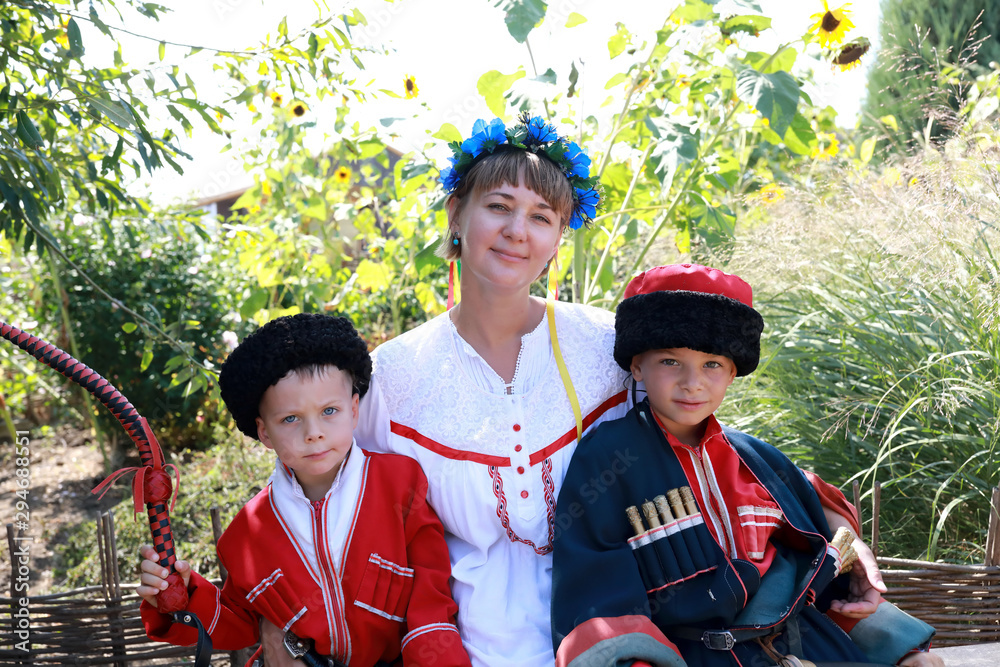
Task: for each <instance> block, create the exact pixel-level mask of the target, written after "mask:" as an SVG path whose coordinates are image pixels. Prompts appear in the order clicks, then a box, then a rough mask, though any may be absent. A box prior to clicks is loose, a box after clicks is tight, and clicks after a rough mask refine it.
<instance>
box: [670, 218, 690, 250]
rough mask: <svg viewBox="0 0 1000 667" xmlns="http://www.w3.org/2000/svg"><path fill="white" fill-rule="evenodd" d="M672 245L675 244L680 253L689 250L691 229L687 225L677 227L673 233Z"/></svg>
mask: <svg viewBox="0 0 1000 667" xmlns="http://www.w3.org/2000/svg"><path fill="white" fill-rule="evenodd" d="M674 245H675V246H677V252H679V253H681V254H682V255H686V254H688V253H689V252H691V231H690V229H689V228H688V227H687V225H685V226H684V227H682V228H680V229H678V230H677V233H676V234H674Z"/></svg>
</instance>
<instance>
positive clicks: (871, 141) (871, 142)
mask: <svg viewBox="0 0 1000 667" xmlns="http://www.w3.org/2000/svg"><path fill="white" fill-rule="evenodd" d="M877 143H878V137H868V138H867V139H865V140H864V141H863V142H862V143H861V155H860V157H861V164H868V163H869V162H871V161H872V157H873V156H874V155H875V144H877Z"/></svg>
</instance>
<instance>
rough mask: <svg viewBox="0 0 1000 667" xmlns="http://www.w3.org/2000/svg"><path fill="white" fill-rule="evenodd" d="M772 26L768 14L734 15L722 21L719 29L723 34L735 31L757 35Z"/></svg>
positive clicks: (730, 33) (731, 33)
mask: <svg viewBox="0 0 1000 667" xmlns="http://www.w3.org/2000/svg"><path fill="white" fill-rule="evenodd" d="M770 27H771V19H770V18H768V17H766V16H751V15H748V14H744V15H742V16H733V17H731V18H728V19H726V20H725V21H723V22H722V25H720V26H719V31H720V32H722V34H723V35H733V34H735V33H740V32H742V33H746V34H747V35H757V34H758V33H760V32H761V31H764V30H767V29H768V28H770Z"/></svg>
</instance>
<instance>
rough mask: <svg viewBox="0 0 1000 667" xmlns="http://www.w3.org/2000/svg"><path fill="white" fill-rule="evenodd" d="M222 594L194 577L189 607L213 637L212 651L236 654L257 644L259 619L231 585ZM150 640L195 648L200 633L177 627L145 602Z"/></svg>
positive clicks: (177, 624) (144, 621) (143, 616)
mask: <svg viewBox="0 0 1000 667" xmlns="http://www.w3.org/2000/svg"><path fill="white" fill-rule="evenodd" d="M231 581H232V578H230V579H229V581H227V582H226V585H225V586H224V587H223V589H222V590H221V591H220V590H219V587H218V586H216V585H215V584H213V583H212V582H211V581H209V580H208V579H205V578H204V577H202V576H201V575H200V574H198V573H197V572H192V573H191V580H190V582H189V584H188V596H189V601H188V606H187V609H186V611H190V612H191V613H193V614H194V615H195V616H197V617H198V620H199V621H201V624H202V625H203V626H204V628H205V631H206V632H208V634H209V635H210V636H211V637H212V648H213V649H216V650H224V651H236V650H239V649H242V648H246V647H248V646H252V645H254V644H255V643H256V642H257V635H258V631H259V627H258V616H257V615H256V614H255V613H254V612H253V611H252V610H251V609H250V608H249V607H247V606H244V605H241V604H239V603H238V602H237V600H239V599H241V597H242V596H239V597H237V596H238V595H239V593H238V592H235V591H234V590H233V589H232V587H231V586H230V582H231ZM140 610H141V614H142V623H143V626H145V628H146V636H148V637H149V638H150V639H152V640H153V641H160V642H168V643H170V644H175V645H178V646H191V645H193V644H194V643H195V641H197V639H198V632H197V631H196V630H195V629H194V628H191V627H188V626H186V625H182V624H180V623H174V622H173V618H172V617H171V616H170V614H161V613H160V612H159V611H158V610H157V609H156V608H155V607H153V606H152V605H151V604H149V603H147V602H146V601H145V600H144V601H143V602H142V605H140Z"/></svg>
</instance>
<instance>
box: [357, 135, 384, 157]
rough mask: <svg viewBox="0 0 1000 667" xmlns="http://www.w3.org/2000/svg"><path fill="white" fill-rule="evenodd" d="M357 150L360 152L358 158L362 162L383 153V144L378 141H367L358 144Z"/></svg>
mask: <svg viewBox="0 0 1000 667" xmlns="http://www.w3.org/2000/svg"><path fill="white" fill-rule="evenodd" d="M358 149H359V150H360V151H361V152H360V153H359V155H358V157H359V158H360V159H362V160H366V159H368V158H370V157H375V156H376V155H380V154H381V153H384V152H385V144H383V143H382V142H381V141H379V140H378V139H369V140H368V141H362V142H361V143H359V144H358Z"/></svg>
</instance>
